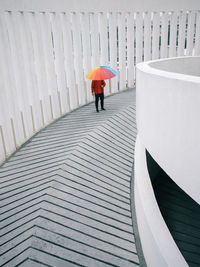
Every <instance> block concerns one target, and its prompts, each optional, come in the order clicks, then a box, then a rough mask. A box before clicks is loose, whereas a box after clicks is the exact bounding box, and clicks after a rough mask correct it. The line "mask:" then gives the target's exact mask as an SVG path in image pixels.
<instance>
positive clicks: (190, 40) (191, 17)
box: [186, 11, 195, 56]
mask: <svg viewBox="0 0 200 267" xmlns="http://www.w3.org/2000/svg"><path fill="white" fill-rule="evenodd" d="M194 21H195V13H194V11H190V12H189V14H188V28H187V47H186V56H192V55H193V48H194Z"/></svg>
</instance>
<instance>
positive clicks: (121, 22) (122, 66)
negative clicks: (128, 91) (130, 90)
mask: <svg viewBox="0 0 200 267" xmlns="http://www.w3.org/2000/svg"><path fill="white" fill-rule="evenodd" d="M118 41H119V71H120V90H123V89H125V88H126V63H125V15H124V13H118Z"/></svg>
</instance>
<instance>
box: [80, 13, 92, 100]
mask: <svg viewBox="0 0 200 267" xmlns="http://www.w3.org/2000/svg"><path fill="white" fill-rule="evenodd" d="M81 32H82V40H83V42H82V44H83V69H84V80H85V86H86V88H85V90H86V99H87V102H89V101H92V94H91V89H90V84H91V82H90V81H89V80H88V79H86V78H85V75H86V74H87V73H88V71H90V69H91V48H90V32H89V13H86V12H85V13H81Z"/></svg>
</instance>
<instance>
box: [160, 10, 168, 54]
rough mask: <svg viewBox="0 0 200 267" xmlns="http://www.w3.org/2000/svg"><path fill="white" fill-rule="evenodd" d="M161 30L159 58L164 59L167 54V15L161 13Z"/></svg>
mask: <svg viewBox="0 0 200 267" xmlns="http://www.w3.org/2000/svg"><path fill="white" fill-rule="evenodd" d="M161 20H162V22H161V23H162V26H161V27H162V28H161V52H160V58H166V57H167V54H168V48H167V46H168V44H167V43H168V13H167V12H163V13H162V19H161Z"/></svg>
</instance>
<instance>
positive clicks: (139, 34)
mask: <svg viewBox="0 0 200 267" xmlns="http://www.w3.org/2000/svg"><path fill="white" fill-rule="evenodd" d="M142 44H143V20H142V12H137V13H136V64H137V63H139V62H141V61H142V48H143V46H142Z"/></svg>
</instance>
